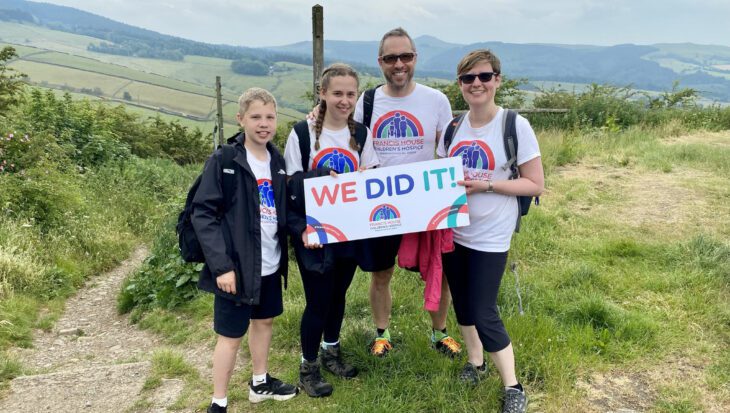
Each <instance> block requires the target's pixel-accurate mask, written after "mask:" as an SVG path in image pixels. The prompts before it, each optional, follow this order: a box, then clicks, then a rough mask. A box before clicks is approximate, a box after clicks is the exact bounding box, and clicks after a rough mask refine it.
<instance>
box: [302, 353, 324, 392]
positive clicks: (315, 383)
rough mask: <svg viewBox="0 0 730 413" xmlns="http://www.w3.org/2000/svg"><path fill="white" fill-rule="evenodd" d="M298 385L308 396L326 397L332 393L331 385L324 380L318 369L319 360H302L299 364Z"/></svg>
mask: <svg viewBox="0 0 730 413" xmlns="http://www.w3.org/2000/svg"><path fill="white" fill-rule="evenodd" d="M299 387H301V388H302V389H304V392H305V393H307V394H308V395H309V397H327V396H329V395H331V394H332V385H331V384H329V383H327V382H326V381H324V379H323V378H322V373H321V372H320V371H319V361H307V360H304V362H302V364H301V365H300V366H299Z"/></svg>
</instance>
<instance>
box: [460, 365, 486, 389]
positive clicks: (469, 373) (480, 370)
mask: <svg viewBox="0 0 730 413" xmlns="http://www.w3.org/2000/svg"><path fill="white" fill-rule="evenodd" d="M485 374H487V363H482V365H481V366H479V367H477V366H475V365H473V364H471V363H470V362H468V361H467V362H466V364H465V365H464V368H463V369H461V373H459V380H461V381H462V382H464V383H466V384H470V385H472V386H476V385H477V384H479V381H480V380H481V379H482V376H484V375H485Z"/></svg>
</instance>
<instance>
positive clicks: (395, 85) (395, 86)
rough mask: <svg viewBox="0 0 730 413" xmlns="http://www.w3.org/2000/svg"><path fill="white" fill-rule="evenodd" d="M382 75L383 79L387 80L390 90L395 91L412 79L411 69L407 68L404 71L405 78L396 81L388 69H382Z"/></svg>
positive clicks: (406, 85)
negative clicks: (407, 69)
mask: <svg viewBox="0 0 730 413" xmlns="http://www.w3.org/2000/svg"><path fill="white" fill-rule="evenodd" d="M383 76H385V81H386V82H388V87H389V88H390V89H391V90H394V91H397V90H403V89H405V88H406V87H408V85H409V84H411V81H412V80H413V71H412V70H409V71H407V72H406V78H405V80H404V81H396V80H395V79H394V76H393V75H392V74H391V72H390V71H387V72H385V71H384V72H383Z"/></svg>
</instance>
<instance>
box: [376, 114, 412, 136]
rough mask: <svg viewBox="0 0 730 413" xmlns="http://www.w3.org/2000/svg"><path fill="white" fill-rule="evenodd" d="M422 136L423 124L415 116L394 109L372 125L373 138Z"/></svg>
mask: <svg viewBox="0 0 730 413" xmlns="http://www.w3.org/2000/svg"><path fill="white" fill-rule="evenodd" d="M419 136H424V133H423V126H421V122H419V121H418V119H416V117H415V116H413V115H411V114H410V113H408V112H406V111H404V110H394V111H391V112H388V113H386V114H385V115H383V116H381V117H380V118H379V119H378V121H377V122H375V126H374V127H373V137H374V138H375V139H400V138H414V137H419Z"/></svg>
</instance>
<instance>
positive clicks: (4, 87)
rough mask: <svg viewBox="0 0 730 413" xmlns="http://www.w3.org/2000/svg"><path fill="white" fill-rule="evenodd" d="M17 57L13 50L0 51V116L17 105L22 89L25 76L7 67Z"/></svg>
mask: <svg viewBox="0 0 730 413" xmlns="http://www.w3.org/2000/svg"><path fill="white" fill-rule="evenodd" d="M14 57H18V54H17V53H15V49H14V48H12V47H10V46H6V47H4V48H3V49H2V50H1V51H0V115H2V114H3V113H5V112H6V111H7V110H8V109H9V108H10V107H11V106H13V105H15V104H17V103H18V100H19V99H20V92H21V91H22V89H23V86H24V84H23V81H22V80H23V78H25V77H26V75H25V74H23V73H20V72H18V71H16V70H15V69H12V68H10V67H8V63H9V62H10V60H11V59H12V58H14Z"/></svg>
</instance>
